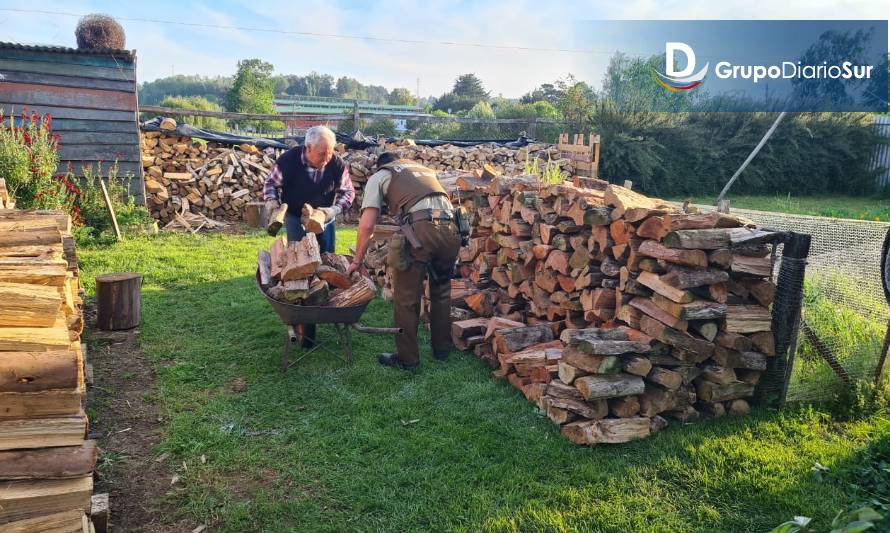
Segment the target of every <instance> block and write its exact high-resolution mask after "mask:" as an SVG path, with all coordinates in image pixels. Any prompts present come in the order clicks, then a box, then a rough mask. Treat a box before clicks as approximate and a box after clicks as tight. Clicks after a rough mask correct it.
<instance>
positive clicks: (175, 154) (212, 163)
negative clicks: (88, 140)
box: [142, 131, 280, 224]
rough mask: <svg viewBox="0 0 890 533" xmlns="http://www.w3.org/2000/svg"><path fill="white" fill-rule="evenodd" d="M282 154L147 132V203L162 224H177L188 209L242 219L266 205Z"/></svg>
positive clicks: (144, 154)
mask: <svg viewBox="0 0 890 533" xmlns="http://www.w3.org/2000/svg"><path fill="white" fill-rule="evenodd" d="M279 153H280V150H277V151H276V150H273V149H267V150H265V151H260V150H257V148H256V147H255V146H253V145H239V146H226V145H221V144H218V143H207V142H193V141H192V139H191V138H189V137H179V136H175V135H172V136H168V135H163V134H162V133H161V132H158V131H145V132H142V166H143V169H144V171H145V193H146V198H147V202H146V204H147V206H148V208H149V210H150V211H151V213H152V216H154V217H155V218H156V219H158V220H159V221H161V222H162V223H169V222H171V221H172V222H176V221H177V220H178V218H177V214H178V215H180V217H181V216H182V212H183V210H184V211H192V212H194V213H196V214H201V215H204V216H206V217H208V218H210V219H215V220H240V219H241V213H242V210H243V208H244V206H245V205H246V204H247V203H248V202H259V201H262V199H263V182H264V181H265V180H266V176H267V175H268V174H269V170H270V169H271V168H272V165H273V164H274V163H275V160H276V159H277V158H278V155H279ZM180 224H182V223H181V222H180Z"/></svg>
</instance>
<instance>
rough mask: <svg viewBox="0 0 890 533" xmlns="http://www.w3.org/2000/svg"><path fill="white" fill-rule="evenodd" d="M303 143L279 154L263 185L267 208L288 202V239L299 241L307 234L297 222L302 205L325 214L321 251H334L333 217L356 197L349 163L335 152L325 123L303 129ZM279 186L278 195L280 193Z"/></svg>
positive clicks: (329, 131)
mask: <svg viewBox="0 0 890 533" xmlns="http://www.w3.org/2000/svg"><path fill="white" fill-rule="evenodd" d="M304 144H305V146H296V147H294V148H291V149H290V150H288V151H286V152H284V153H283V154H281V157H279V158H278V161H276V162H275V166H274V167H272V171H271V172H270V173H269V176H268V177H267V178H266V184H265V186H264V187H263V198H264V199H265V200H266V204H267V211H268V212H271V211H272V210H273V209H275V208H276V207H278V205H279V198H280V199H281V200H280V201H282V202H284V203H286V204H287V215H286V216H285V224H286V226H287V240H288V241H299V240H301V239H302V238H303V236H304V235H306V230H305V229H304V228H303V224H302V223H301V221H300V216H301V215H302V210H303V204H309V205H311V206H312V207H314V208H318V209H320V210H321V211H323V212H324V213H325V229H324V232H323V233H322V234H321V236H320V237H319V239H318V245H319V248H320V249H321V251H322V252H332V253H333V252H334V246H335V243H336V230H335V223H334V219H335V218H336V217H337V215H338V214H340V213H341V212H343V211H345V210H346V209H349V206H351V205H352V201H353V200H354V199H355V188H354V187H353V186H352V179H350V177H349V166H348V165H347V164H346V163H344V162H343V160H342V159H341V158H340V156H338V155H334V146H335V145H336V144H337V138H336V137H335V136H334V132H333V131H331V130H330V129H329V128H326V127H324V126H313V127H311V128H309V129H308V130H307V131H306V139H305V143H304ZM279 189H281V194H280V196H279Z"/></svg>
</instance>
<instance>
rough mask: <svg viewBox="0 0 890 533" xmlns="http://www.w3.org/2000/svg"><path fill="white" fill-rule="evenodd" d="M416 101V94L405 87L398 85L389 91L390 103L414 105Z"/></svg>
mask: <svg viewBox="0 0 890 533" xmlns="http://www.w3.org/2000/svg"><path fill="white" fill-rule="evenodd" d="M415 103H416V99H415V98H414V95H412V94H411V91H409V90H408V89H405V88H404V87H396V88H395V89H393V90H392V92H390V93H389V104H390V105H414V104H415Z"/></svg>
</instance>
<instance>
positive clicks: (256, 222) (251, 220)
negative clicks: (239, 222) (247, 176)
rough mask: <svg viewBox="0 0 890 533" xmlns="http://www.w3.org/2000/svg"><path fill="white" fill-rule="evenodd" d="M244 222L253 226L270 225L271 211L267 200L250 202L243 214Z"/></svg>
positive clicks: (263, 226)
mask: <svg viewBox="0 0 890 533" xmlns="http://www.w3.org/2000/svg"><path fill="white" fill-rule="evenodd" d="M242 217H243V218H244V223H245V224H247V225H248V226H251V227H253V228H265V227H266V226H268V225H269V213H268V212H267V211H266V203H265V202H248V203H247V204H245V206H244V213H243V215H242Z"/></svg>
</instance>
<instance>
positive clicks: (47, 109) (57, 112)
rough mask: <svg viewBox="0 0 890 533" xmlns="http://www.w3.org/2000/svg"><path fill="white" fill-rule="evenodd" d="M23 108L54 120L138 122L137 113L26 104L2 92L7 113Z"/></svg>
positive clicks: (2, 105) (2, 102) (1, 103)
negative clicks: (26, 107)
mask: <svg viewBox="0 0 890 533" xmlns="http://www.w3.org/2000/svg"><path fill="white" fill-rule="evenodd" d="M23 106H28V110H29V111H33V112H35V113H37V114H39V115H43V114H45V113H49V114H50V116H52V117H53V120H55V119H57V118H74V119H82V120H115V121H132V122H133V123H135V121H136V111H135V110H131V111H113V110H105V109H84V108H73V107H67V106H54V105H40V104H35V103H34V102H32V101H30V100H25V101H24V102H21V101H17V100H13V99H11V98H9V97H8V95H7V94H6V93H4V92H3V91H0V107H2V108H3V110H4V112H5V113H8V114H11V113H10V112H11V111H14V112H16V113H20V112H21V110H22V107H23Z"/></svg>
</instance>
